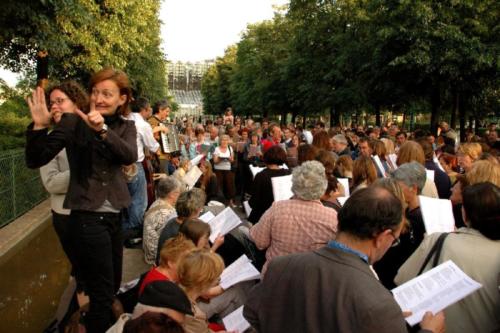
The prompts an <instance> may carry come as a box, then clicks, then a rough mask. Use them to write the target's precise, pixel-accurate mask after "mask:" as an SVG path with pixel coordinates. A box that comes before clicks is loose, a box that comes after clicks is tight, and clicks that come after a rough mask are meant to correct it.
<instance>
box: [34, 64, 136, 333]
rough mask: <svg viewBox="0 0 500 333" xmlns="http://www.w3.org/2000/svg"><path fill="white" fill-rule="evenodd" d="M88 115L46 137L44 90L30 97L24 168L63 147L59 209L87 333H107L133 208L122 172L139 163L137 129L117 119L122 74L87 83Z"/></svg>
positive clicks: (122, 99) (104, 74)
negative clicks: (65, 179)
mask: <svg viewBox="0 0 500 333" xmlns="http://www.w3.org/2000/svg"><path fill="white" fill-rule="evenodd" d="M90 93H91V95H90V111H89V112H88V113H84V112H82V110H78V109H77V110H75V113H76V114H64V115H63V116H62V118H61V121H60V122H59V123H58V124H57V125H56V126H55V127H54V129H53V130H52V131H51V132H50V133H48V127H49V125H50V113H49V111H48V110H47V105H46V103H45V95H44V91H43V89H42V88H40V87H38V88H37V89H36V90H35V91H34V92H33V94H32V96H31V97H30V98H28V100H27V102H28V105H29V107H30V111H31V117H32V119H33V123H32V124H31V125H30V126H29V127H28V130H27V142H26V163H27V165H28V167H30V168H38V167H41V166H43V165H45V164H47V163H48V162H49V161H50V160H52V159H53V158H54V157H55V156H56V155H57V154H58V153H59V152H60V151H61V150H62V149H63V148H66V152H67V155H68V160H69V168H70V182H69V188H68V193H67V195H66V199H65V201H64V208H67V209H71V220H72V226H71V234H72V240H73V242H74V244H75V246H76V248H77V249H78V250H77V261H78V266H79V268H80V269H81V274H82V280H83V283H84V285H85V289H86V291H87V292H88V295H89V298H90V308H89V312H88V314H87V315H86V317H85V326H86V328H87V332H99V333H100V332H104V331H106V329H107V328H108V327H110V326H111V324H112V323H113V322H114V320H113V317H112V312H111V305H112V303H113V297H114V295H115V292H116V291H117V290H118V288H119V287H120V282H121V273H122V256H123V247H122V239H121V238H122V237H121V236H122V234H121V214H120V211H121V210H122V209H124V208H127V207H128V205H129V204H130V196H129V193H128V190H127V184H126V182H125V177H124V176H123V174H122V170H121V167H122V166H123V165H130V164H132V163H135V161H136V160H137V144H136V129H135V125H134V123H133V122H131V121H127V120H124V119H123V118H122V117H121V114H123V113H124V111H125V110H126V109H127V107H128V104H129V102H130V100H131V96H132V95H131V89H130V86H129V81H128V78H127V75H126V74H125V73H123V72H120V71H116V70H114V69H111V68H106V69H103V70H101V71H99V72H97V73H95V74H94V75H93V76H92V78H91V80H90Z"/></svg>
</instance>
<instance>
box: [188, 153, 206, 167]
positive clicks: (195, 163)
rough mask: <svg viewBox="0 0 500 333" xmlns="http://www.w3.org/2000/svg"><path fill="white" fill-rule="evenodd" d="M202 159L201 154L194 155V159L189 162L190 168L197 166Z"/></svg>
mask: <svg viewBox="0 0 500 333" xmlns="http://www.w3.org/2000/svg"><path fill="white" fill-rule="evenodd" d="M203 157H205V155H203V154H199V155H196V157H195V158H193V159H192V160H191V167H194V166H196V165H198V164H199V163H200V161H201V160H202V159H203Z"/></svg>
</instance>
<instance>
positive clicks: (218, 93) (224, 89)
mask: <svg viewBox="0 0 500 333" xmlns="http://www.w3.org/2000/svg"><path fill="white" fill-rule="evenodd" d="M235 61H236V46H229V47H228V48H227V49H226V50H225V52H224V56H223V57H218V58H217V59H216V61H215V64H213V65H212V66H211V67H210V68H209V69H208V71H207V72H206V73H205V74H204V75H203V78H202V81H201V94H202V98H203V108H204V111H205V113H207V114H220V113H221V112H222V111H224V110H225V109H226V108H227V107H229V106H231V96H230V91H229V86H230V77H231V75H232V74H233V68H234V64H235Z"/></svg>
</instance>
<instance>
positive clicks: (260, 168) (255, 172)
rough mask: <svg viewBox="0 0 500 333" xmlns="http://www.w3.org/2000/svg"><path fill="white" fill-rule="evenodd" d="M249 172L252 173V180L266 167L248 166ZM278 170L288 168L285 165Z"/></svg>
mask: <svg viewBox="0 0 500 333" xmlns="http://www.w3.org/2000/svg"><path fill="white" fill-rule="evenodd" d="M249 167H250V171H251V172H252V176H253V178H255V175H257V174H258V173H259V172H261V171H262V170H264V169H265V168H266V167H258V166H255V165H252V164H250V166H249ZM280 169H288V166H287V165H286V164H283V165H281V166H280Z"/></svg>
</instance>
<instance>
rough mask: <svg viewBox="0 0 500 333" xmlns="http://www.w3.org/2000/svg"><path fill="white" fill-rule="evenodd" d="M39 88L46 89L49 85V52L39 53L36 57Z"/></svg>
mask: <svg viewBox="0 0 500 333" xmlns="http://www.w3.org/2000/svg"><path fill="white" fill-rule="evenodd" d="M36 82H37V86H39V87H42V88H43V89H45V88H46V87H47V86H48V84H49V57H48V53H47V51H38V53H37V55H36Z"/></svg>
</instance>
